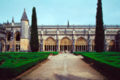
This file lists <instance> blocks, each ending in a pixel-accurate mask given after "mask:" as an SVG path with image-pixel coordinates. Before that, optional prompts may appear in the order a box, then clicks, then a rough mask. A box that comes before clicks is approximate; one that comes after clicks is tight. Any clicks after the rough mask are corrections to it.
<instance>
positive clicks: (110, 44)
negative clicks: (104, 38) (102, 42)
mask: <svg viewBox="0 0 120 80" xmlns="http://www.w3.org/2000/svg"><path fill="white" fill-rule="evenodd" d="M109 51H115V41H114V40H111V41H110V43H109Z"/></svg>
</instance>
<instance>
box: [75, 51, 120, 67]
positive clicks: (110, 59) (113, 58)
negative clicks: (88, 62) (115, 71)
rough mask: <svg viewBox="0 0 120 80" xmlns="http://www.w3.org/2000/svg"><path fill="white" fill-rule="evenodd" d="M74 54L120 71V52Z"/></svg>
mask: <svg viewBox="0 0 120 80" xmlns="http://www.w3.org/2000/svg"><path fill="white" fill-rule="evenodd" d="M74 54H77V55H78V54H80V55H83V56H85V57H88V58H90V59H92V60H95V61H97V62H99V63H104V64H107V65H109V66H112V67H115V68H119V69H120V52H101V53H97V52H74Z"/></svg>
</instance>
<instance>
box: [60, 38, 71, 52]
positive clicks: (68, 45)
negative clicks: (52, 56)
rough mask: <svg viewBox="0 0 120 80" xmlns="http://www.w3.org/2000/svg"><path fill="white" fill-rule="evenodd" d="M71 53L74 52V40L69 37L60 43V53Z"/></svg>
mask: <svg viewBox="0 0 120 80" xmlns="http://www.w3.org/2000/svg"><path fill="white" fill-rule="evenodd" d="M66 50H67V51H71V50H72V40H70V39H69V38H67V37H64V38H63V39H61V41H60V51H66Z"/></svg>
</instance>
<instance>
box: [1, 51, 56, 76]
mask: <svg viewBox="0 0 120 80" xmlns="http://www.w3.org/2000/svg"><path fill="white" fill-rule="evenodd" d="M50 54H53V55H57V54H58V52H5V53H0V73H2V75H0V77H1V76H3V77H6V76H8V77H14V76H17V75H19V74H20V73H22V72H24V71H26V70H27V69H29V68H31V67H32V66H34V65H36V64H37V63H39V62H41V61H43V60H45V59H47V58H48V56H49V55H50Z"/></svg>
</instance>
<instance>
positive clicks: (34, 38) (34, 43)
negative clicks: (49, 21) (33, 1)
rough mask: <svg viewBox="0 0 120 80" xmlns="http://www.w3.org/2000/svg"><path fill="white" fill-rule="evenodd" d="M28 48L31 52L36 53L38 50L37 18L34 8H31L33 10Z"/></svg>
mask: <svg viewBox="0 0 120 80" xmlns="http://www.w3.org/2000/svg"><path fill="white" fill-rule="evenodd" d="M30 48H31V51H32V52H37V51H38V50H39V40H38V29H37V18H36V8H35V7H33V10H32V25H31V36H30Z"/></svg>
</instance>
